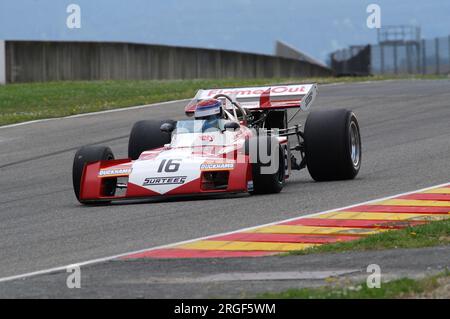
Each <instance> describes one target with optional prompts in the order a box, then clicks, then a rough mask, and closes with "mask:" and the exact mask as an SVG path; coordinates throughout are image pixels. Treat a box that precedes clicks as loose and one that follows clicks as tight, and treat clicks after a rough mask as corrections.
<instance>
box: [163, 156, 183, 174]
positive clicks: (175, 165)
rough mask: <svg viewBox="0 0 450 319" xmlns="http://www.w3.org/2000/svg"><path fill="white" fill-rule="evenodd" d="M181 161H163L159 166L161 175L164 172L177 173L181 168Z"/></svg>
mask: <svg viewBox="0 0 450 319" xmlns="http://www.w3.org/2000/svg"><path fill="white" fill-rule="evenodd" d="M181 161H182V160H180V159H170V160H162V161H161V164H159V168H158V173H161V172H162V171H163V170H164V172H166V173H175V172H177V171H178V169H179V168H180V164H181Z"/></svg>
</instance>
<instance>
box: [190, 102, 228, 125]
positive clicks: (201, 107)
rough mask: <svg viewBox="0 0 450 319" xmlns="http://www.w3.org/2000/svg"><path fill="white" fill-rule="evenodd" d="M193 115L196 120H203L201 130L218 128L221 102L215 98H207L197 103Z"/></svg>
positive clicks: (221, 112) (221, 113)
mask: <svg viewBox="0 0 450 319" xmlns="http://www.w3.org/2000/svg"><path fill="white" fill-rule="evenodd" d="M194 116H195V119H196V120H204V121H205V122H204V124H203V127H202V131H203V132H204V131H206V130H208V129H212V128H213V129H220V127H219V123H220V121H219V120H220V119H222V118H223V108H222V102H221V101H219V100H217V99H207V100H203V101H200V102H198V103H197V105H196V107H195V112H194Z"/></svg>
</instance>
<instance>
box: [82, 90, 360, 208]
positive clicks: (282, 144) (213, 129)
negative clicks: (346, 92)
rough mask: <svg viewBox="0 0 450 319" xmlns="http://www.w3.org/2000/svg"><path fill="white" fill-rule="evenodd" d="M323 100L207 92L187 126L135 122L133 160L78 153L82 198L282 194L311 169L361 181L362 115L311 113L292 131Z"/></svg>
mask: <svg viewBox="0 0 450 319" xmlns="http://www.w3.org/2000/svg"><path fill="white" fill-rule="evenodd" d="M316 95H317V85H316V84H302V85H280V86H272V87H252V88H233V89H212V90H200V91H199V92H198V93H197V95H196V96H195V97H194V99H193V100H192V101H191V102H190V103H189V104H188V105H187V106H186V109H185V111H186V114H187V115H188V118H187V119H185V120H178V121H174V120H165V121H159V120H143V121H139V122H137V123H135V124H134V126H133V128H132V130H131V134H130V139H129V146H128V158H126V159H114V155H113V153H112V151H111V149H110V148H109V147H105V146H84V147H82V148H81V149H79V150H78V151H77V153H76V155H75V158H74V162H73V187H74V191H75V195H76V197H77V199H78V200H79V201H80V202H81V203H83V204H89V203H100V202H111V201H116V200H123V199H139V198H150V197H168V196H180V195H189V196H192V195H201V194H220V193H241V192H248V193H251V194H254V193H256V194H262V193H278V192H280V191H281V190H282V188H283V185H284V183H285V181H286V179H288V178H289V175H290V173H291V170H293V169H295V170H300V169H303V168H308V171H309V173H310V175H311V176H312V178H313V179H314V180H316V181H326V180H342V179H353V178H354V177H355V176H356V175H357V174H358V172H359V169H360V166H361V138H360V133H359V126H358V121H357V119H356V117H355V114H354V113H353V112H351V111H349V110H345V109H334V110H328V111H315V112H311V113H310V114H309V115H308V117H307V120H306V124H305V127H304V130H302V129H301V127H302V126H301V125H299V124H295V125H292V124H291V123H292V122H293V121H295V119H296V115H297V114H298V113H299V112H300V111H307V110H308V109H309V108H310V106H311V104H312V103H313V101H314V99H315V98H316ZM291 113H292V114H291ZM288 115H289V116H288ZM189 116H190V117H191V118H189ZM294 152H298V154H299V156H294V155H293V153H294Z"/></svg>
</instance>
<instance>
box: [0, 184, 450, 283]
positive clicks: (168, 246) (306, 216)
mask: <svg viewBox="0 0 450 319" xmlns="http://www.w3.org/2000/svg"><path fill="white" fill-rule="evenodd" d="M448 185H450V184H449V183H445V184H439V185H435V186H430V187H426V188H422V189H418V190H414V191H410V192H406V193H401V194H397V195H392V196H387V197H383V198H377V199H373V200H370V201H366V202H362V203H358V204H353V205H350V206H345V207H340V208H333V209H329V210H326V211H322V212H319V213H314V214H309V215H303V216H298V217H293V218H289V219H285V220H280V221H276V222H272V223H268V224H263V225H258V226H252V227H246V228H242V229H238V230H233V231H230V232H224V233H219V234H213V235H208V236H204V237H199V238H195V239H189V240H185V241H180V242H176V243H172V244H167V245H161V246H156V247H151V248H146V249H141V250H136V251H132V252H127V253H123V254H119V255H114V256H109V257H103V258H98V259H92V260H88V261H84V262H80V263H74V264H70V265H66V266H60V267H55V268H49V269H44V270H39V271H35V272H29V273H25V274H20V275H15V276H10V277H4V278H0V283H2V282H5V281H11V280H16V279H24V278H28V277H33V276H38V275H45V274H49V273H53V272H59V271H66V269H67V268H68V267H71V266H73V265H77V266H79V267H82V266H87V265H93V264H98V263H102V262H106V261H111V260H114V259H118V258H121V257H126V256H129V255H135V254H139V253H143V252H148V251H153V250H156V249H164V248H171V247H174V246H178V245H183V244H188V243H192V242H195V241H199V240H205V239H209V238H212V237H217V236H225V235H230V234H234V233H240V232H245V231H249V230H253V229H256V228H260V227H266V226H273V225H276V224H281V223H286V222H290V221H293V220H298V219H303V218H310V217H313V216H317V215H320V214H326V213H331V212H334V211H337V210H344V209H348V208H352V207H356V206H360V205H367V204H371V203H375V202H379V201H384V200H388V199H392V198H395V197H399V196H404V195H409V194H414V193H419V192H424V191H427V190H430V189H433V188H439V187H444V186H448Z"/></svg>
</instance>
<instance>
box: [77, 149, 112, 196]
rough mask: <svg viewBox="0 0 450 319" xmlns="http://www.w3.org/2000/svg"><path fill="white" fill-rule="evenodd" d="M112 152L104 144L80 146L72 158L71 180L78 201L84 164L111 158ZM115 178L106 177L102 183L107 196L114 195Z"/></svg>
mask: <svg viewBox="0 0 450 319" xmlns="http://www.w3.org/2000/svg"><path fill="white" fill-rule="evenodd" d="M112 159H114V154H113V152H112V151H111V149H110V148H109V147H106V146H83V147H82V148H80V149H79V150H78V151H77V152H76V154H75V157H74V159H73V168H72V182H73V190H74V192H75V196H76V197H77V199H78V201H80V202H82V201H81V200H80V191H81V189H80V187H81V178H82V177H83V170H84V166H85V165H86V164H88V163H93V162H97V161H104V160H112ZM116 183H117V179H114V178H112V179H108V180H107V181H106V182H105V185H104V193H105V195H107V196H112V195H114V192H115V191H116Z"/></svg>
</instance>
